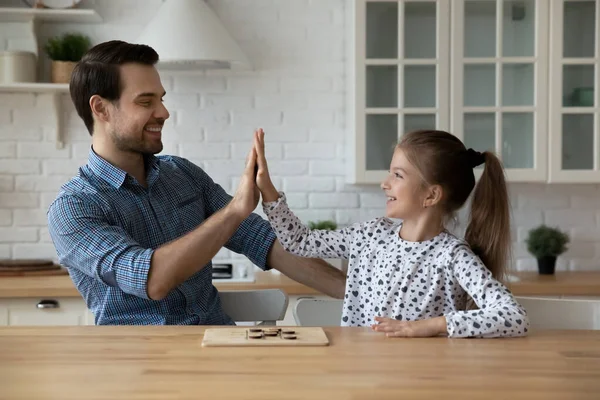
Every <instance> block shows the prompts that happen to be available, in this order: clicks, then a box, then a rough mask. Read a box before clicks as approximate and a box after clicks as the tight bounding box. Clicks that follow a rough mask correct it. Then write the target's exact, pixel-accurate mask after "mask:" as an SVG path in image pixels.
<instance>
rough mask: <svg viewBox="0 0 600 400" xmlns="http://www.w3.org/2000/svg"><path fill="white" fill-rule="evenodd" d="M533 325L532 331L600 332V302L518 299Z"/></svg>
mask: <svg viewBox="0 0 600 400" xmlns="http://www.w3.org/2000/svg"><path fill="white" fill-rule="evenodd" d="M516 300H517V301H518V302H519V304H521V305H522V306H523V307H524V308H525V311H527V315H528V316H529V321H530V324H531V329H593V330H600V301H599V300H582V299H544V298H539V297H517V298H516Z"/></svg>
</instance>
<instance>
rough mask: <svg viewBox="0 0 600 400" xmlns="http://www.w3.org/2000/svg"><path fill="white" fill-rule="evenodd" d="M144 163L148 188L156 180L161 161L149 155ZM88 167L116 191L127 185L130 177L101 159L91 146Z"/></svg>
mask: <svg viewBox="0 0 600 400" xmlns="http://www.w3.org/2000/svg"><path fill="white" fill-rule="evenodd" d="M144 161H145V164H146V179H147V182H148V186H151V185H152V183H154V181H155V180H156V175H157V173H158V170H159V166H158V161H159V160H158V158H157V157H155V156H153V155H148V156H145V157H144ZM88 165H89V167H90V169H91V170H92V172H93V173H94V174H95V175H97V176H98V177H99V178H101V179H104V180H105V181H106V182H108V184H110V185H111V186H112V187H114V188H115V189H119V188H120V187H121V186H123V183H125V180H126V179H127V177H128V174H127V172H125V171H123V170H122V169H121V168H118V167H115V166H114V165H112V164H111V163H109V162H108V161H106V160H105V159H104V158H102V157H100V156H99V155H98V154H97V153H96V152H95V151H94V148H93V147H92V146H90V152H89V155H88ZM131 179H133V178H131Z"/></svg>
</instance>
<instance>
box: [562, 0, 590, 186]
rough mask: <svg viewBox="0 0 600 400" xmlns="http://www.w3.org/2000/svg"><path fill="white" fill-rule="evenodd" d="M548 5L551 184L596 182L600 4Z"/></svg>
mask: <svg viewBox="0 0 600 400" xmlns="http://www.w3.org/2000/svg"><path fill="white" fill-rule="evenodd" d="M551 3H552V8H551V13H550V18H551V24H550V35H551V43H552V46H551V48H550V55H551V63H550V74H551V79H550V101H551V103H550V181H551V182H600V154H599V146H600V135H599V133H600V128H599V121H598V117H599V112H598V111H599V110H600V108H599V104H600V102H599V97H598V87H599V86H598V81H599V78H600V75H599V74H600V72H599V61H598V59H599V57H600V50H599V49H600V47H599V46H600V45H599V43H600V40H599V33H598V24H599V23H600V22H599V21H600V1H597V0H577V1H563V0H553V1H552V2H551Z"/></svg>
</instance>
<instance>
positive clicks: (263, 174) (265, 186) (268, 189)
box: [254, 129, 279, 202]
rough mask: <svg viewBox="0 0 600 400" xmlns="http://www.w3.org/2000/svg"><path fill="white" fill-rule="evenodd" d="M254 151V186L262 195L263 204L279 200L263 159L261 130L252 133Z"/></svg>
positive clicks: (263, 145) (263, 142)
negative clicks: (255, 169) (255, 164)
mask: <svg viewBox="0 0 600 400" xmlns="http://www.w3.org/2000/svg"><path fill="white" fill-rule="evenodd" d="M254 150H255V151H256V162H257V165H258V170H257V172H256V186H258V189H259V190H260V193H261V194H262V198H263V202H269V201H275V200H277V199H278V198H279V192H277V189H275V186H273V182H271V176H270V175H269V168H268V166H267V159H266V158H265V133H264V132H263V130H262V129H258V130H256V131H255V132H254Z"/></svg>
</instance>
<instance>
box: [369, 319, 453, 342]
mask: <svg viewBox="0 0 600 400" xmlns="http://www.w3.org/2000/svg"><path fill="white" fill-rule="evenodd" d="M375 321H377V322H379V324H373V325H372V326H371V328H373V330H374V331H377V332H385V334H386V336H388V337H432V336H438V335H440V334H447V333H448V332H447V329H446V318H444V317H435V318H428V319H422V320H418V321H398V320H396V319H392V318H384V317H375Z"/></svg>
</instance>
